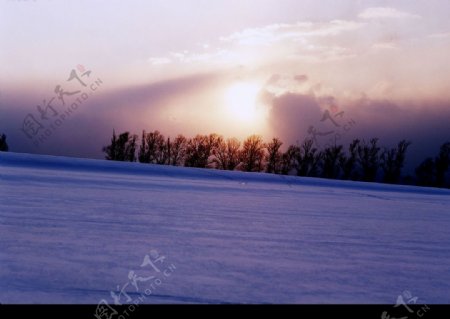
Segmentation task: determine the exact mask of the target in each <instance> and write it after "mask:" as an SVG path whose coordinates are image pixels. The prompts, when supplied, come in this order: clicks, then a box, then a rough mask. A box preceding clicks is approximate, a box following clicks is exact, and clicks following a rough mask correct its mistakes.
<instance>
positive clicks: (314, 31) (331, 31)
mask: <svg viewBox="0 0 450 319" xmlns="http://www.w3.org/2000/svg"><path fill="white" fill-rule="evenodd" d="M363 25H364V24H363V23H360V22H355V21H346V20H332V21H330V22H321V23H319V22H317V23H313V22H297V23H293V24H271V25H267V26H264V27H260V28H248V29H245V30H242V31H239V32H235V33H233V34H230V35H228V36H225V37H221V38H220V39H221V41H223V42H232V43H237V44H241V45H271V44H273V43H276V42H281V41H286V40H290V41H297V42H298V41H301V40H302V39H304V38H310V37H326V36H335V35H338V34H340V33H342V32H346V31H351V30H356V29H359V28H361V27H362V26H363Z"/></svg>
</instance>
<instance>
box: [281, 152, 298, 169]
mask: <svg viewBox="0 0 450 319" xmlns="http://www.w3.org/2000/svg"><path fill="white" fill-rule="evenodd" d="M299 152H300V148H299V147H298V146H297V145H289V147H288V149H287V150H286V152H284V153H283V155H282V156H281V174H283V175H288V174H289V173H290V172H291V170H293V169H295V170H297V158H298V157H299V155H298V153H299Z"/></svg>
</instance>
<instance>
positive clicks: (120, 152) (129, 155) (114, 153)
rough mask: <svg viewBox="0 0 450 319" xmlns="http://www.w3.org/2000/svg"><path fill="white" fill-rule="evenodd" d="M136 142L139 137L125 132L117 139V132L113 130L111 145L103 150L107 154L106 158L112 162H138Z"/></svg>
mask: <svg viewBox="0 0 450 319" xmlns="http://www.w3.org/2000/svg"><path fill="white" fill-rule="evenodd" d="M136 142H137V135H131V134H130V133H129V132H124V133H122V134H120V135H119V137H116V132H115V131H114V130H113V136H112V138H111V144H110V145H108V146H105V147H103V148H102V151H103V152H105V153H106V156H105V158H106V159H107V160H112V161H126V162H135V161H136V147H137V145H136Z"/></svg>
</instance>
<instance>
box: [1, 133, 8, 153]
mask: <svg viewBox="0 0 450 319" xmlns="http://www.w3.org/2000/svg"><path fill="white" fill-rule="evenodd" d="M8 150H9V147H8V143H6V135H5V134H0V152H8Z"/></svg>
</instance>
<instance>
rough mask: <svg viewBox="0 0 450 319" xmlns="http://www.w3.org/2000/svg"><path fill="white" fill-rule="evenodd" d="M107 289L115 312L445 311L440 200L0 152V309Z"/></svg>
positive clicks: (449, 209)
mask: <svg viewBox="0 0 450 319" xmlns="http://www.w3.org/2000/svg"><path fill="white" fill-rule="evenodd" d="M155 250H156V251H157V253H158V254H159V256H160V257H162V256H164V257H165V259H164V260H159V261H155V262H154V266H155V268H153V267H151V265H149V264H148V263H147V265H145V263H143V261H144V256H146V255H150V258H153V257H155V258H156V256H154V255H156V251H155ZM150 260H154V259H150ZM142 265H144V266H142ZM141 266H142V267H141ZM156 269H158V270H160V272H159V273H158V272H157V270H156ZM130 271H134V275H133V273H132V275H130V277H129V276H128V275H129V274H130ZM165 271H167V272H165ZM151 276H153V278H152V277H151ZM129 278H134V279H135V281H134V283H135V286H133V284H132V280H131V279H129ZM149 278H152V279H149ZM121 289H122V291H123V294H122V295H120V299H118V301H119V302H120V303H126V301H127V297H126V295H128V296H129V297H130V298H131V299H133V300H136V299H137V298H138V297H139V296H141V300H140V301H139V302H140V303H389V304H393V303H395V302H396V300H397V297H398V296H399V295H401V294H402V292H403V291H405V290H408V291H410V292H411V293H412V295H413V296H416V297H418V298H419V299H418V302H420V303H428V304H429V303H449V302H450V191H449V190H443V189H433V188H420V187H409V186H389V185H383V184H375V183H362V182H349V181H335V180H324V179H317V178H299V177H294V176H279V175H270V174H260V173H243V172H225V171H217V170H206V169H192V168H191V169H190V168H182V167H167V166H156V165H144V164H138V163H119V162H109V161H100V160H85V159H75V158H64V157H52V156H38V155H28V154H14V153H1V154H0V302H1V303H92V304H97V303H98V302H99V301H100V300H101V299H105V300H106V301H107V302H108V303H109V304H112V305H113V304H114V299H113V298H112V295H111V291H113V292H115V293H116V296H117V295H119V292H118V290H121ZM142 296H145V298H144V297H142ZM387 310H389V309H387Z"/></svg>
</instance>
